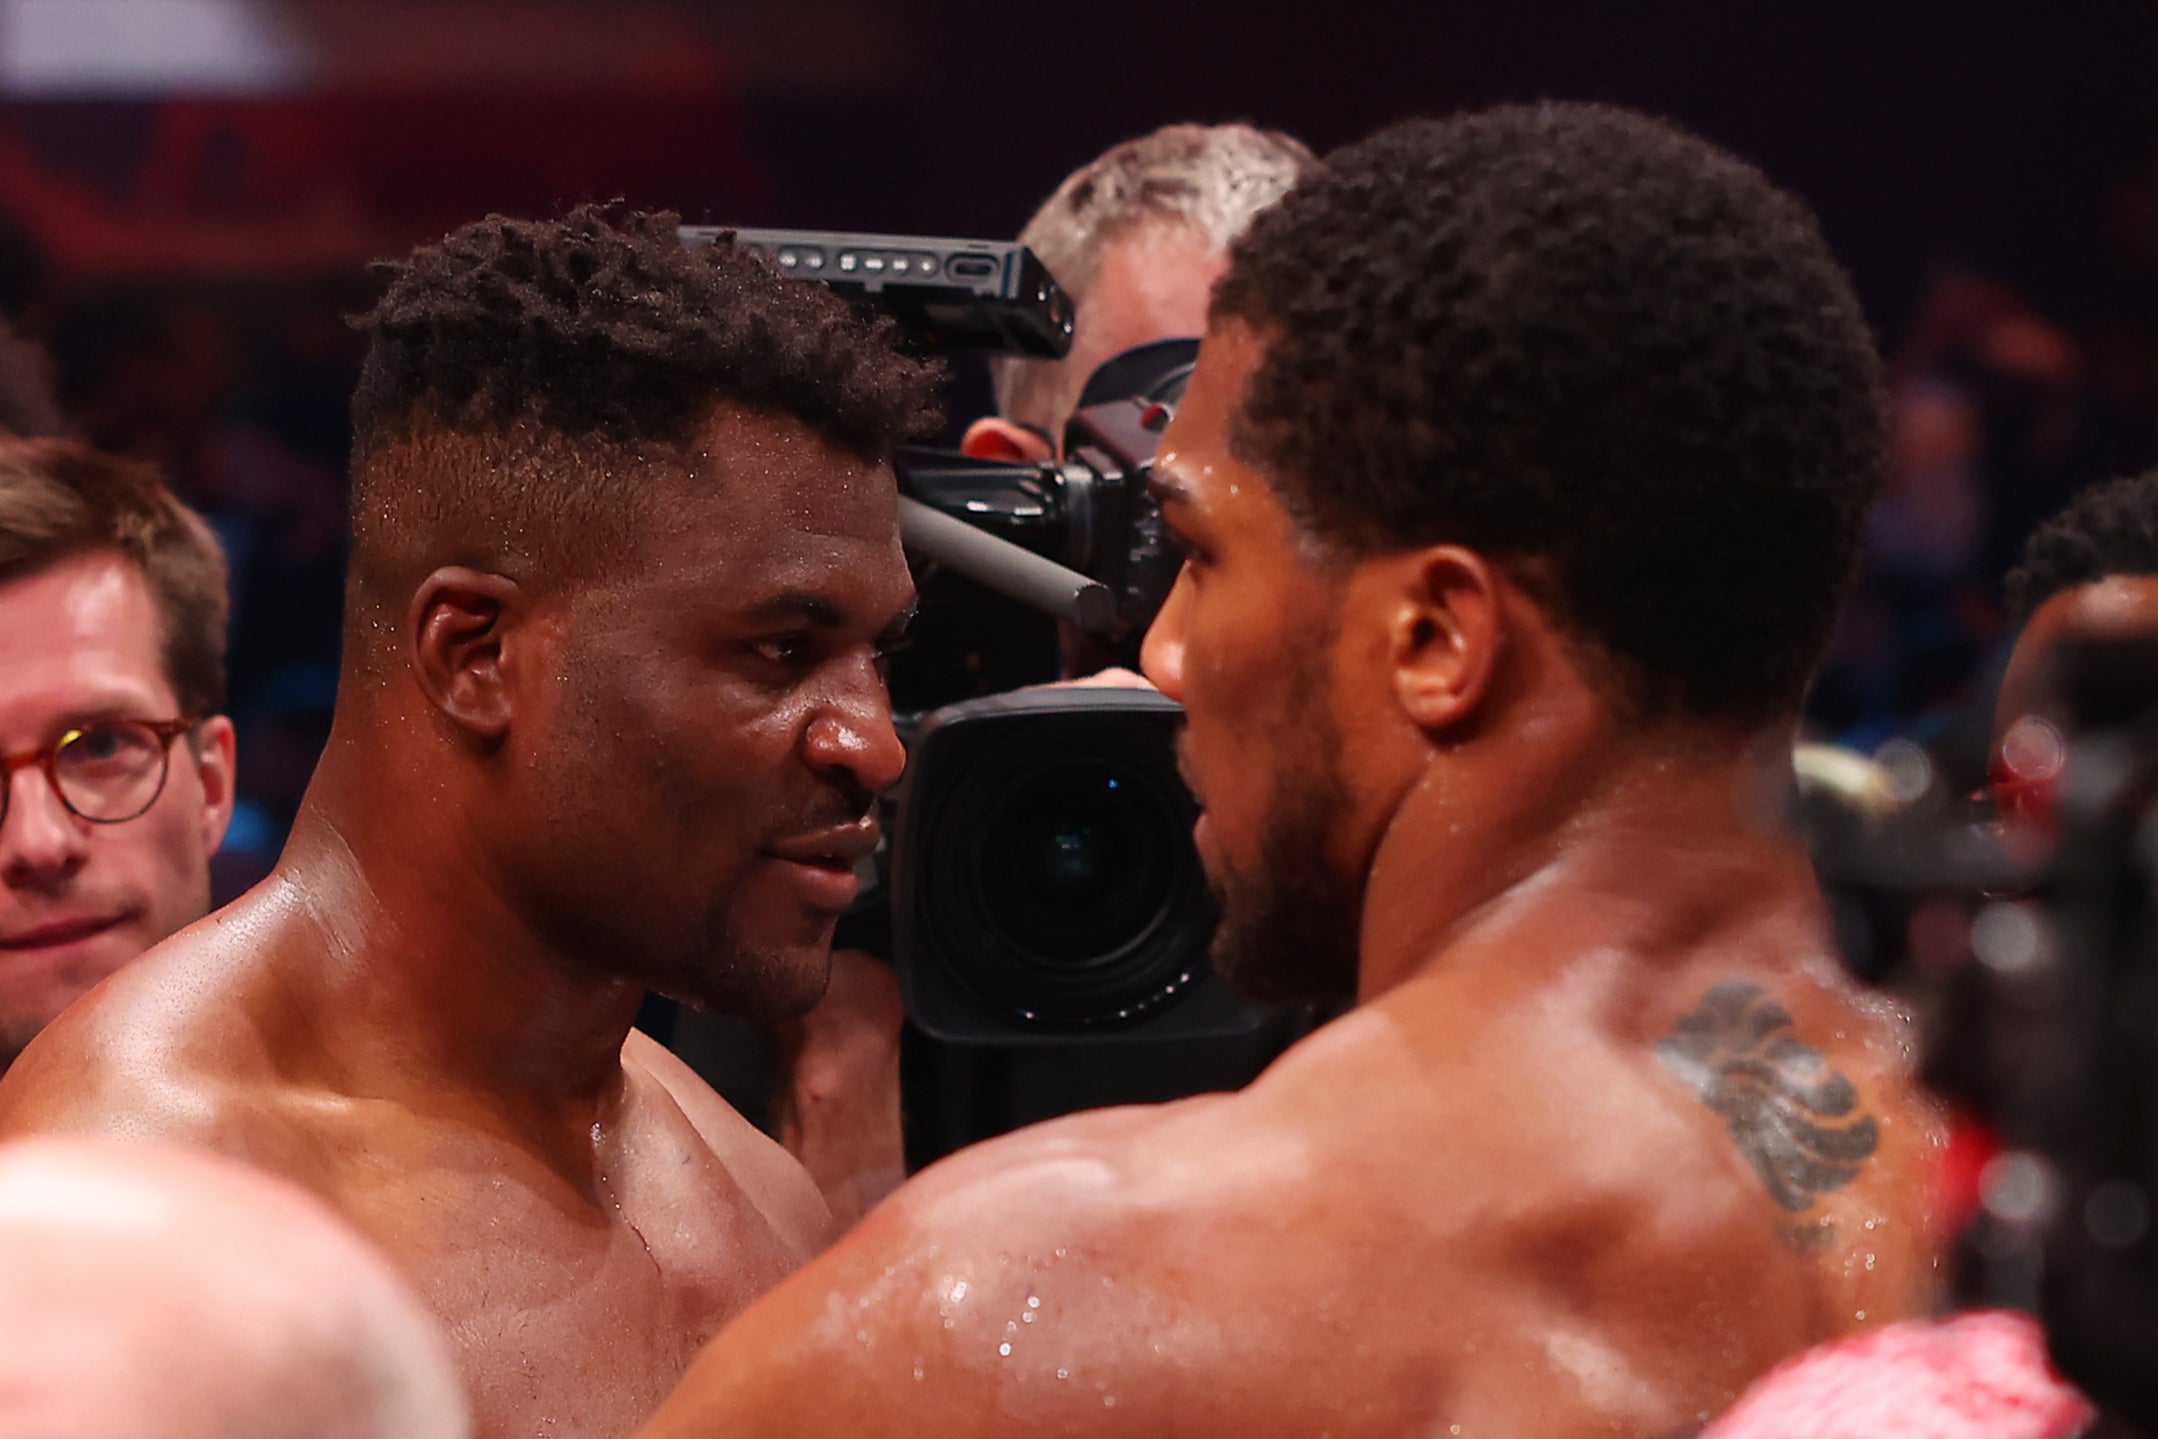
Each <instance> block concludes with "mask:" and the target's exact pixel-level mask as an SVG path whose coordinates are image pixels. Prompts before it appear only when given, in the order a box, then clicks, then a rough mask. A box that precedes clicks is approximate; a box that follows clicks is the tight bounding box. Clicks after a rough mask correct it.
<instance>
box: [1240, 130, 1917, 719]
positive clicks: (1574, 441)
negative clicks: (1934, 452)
mask: <svg viewBox="0 0 2158 1439" xmlns="http://www.w3.org/2000/svg"><path fill="white" fill-rule="evenodd" d="M1225 321H1234V322H1240V323H1242V324H1245V325H1248V326H1249V327H1251V328H1252V329H1253V330H1254V331H1255V332H1256V333H1258V334H1259V335H1260V336H1261V337H1262V338H1263V339H1264V340H1265V341H1266V353H1265V357H1264V359H1263V360H1262V362H1261V364H1260V366H1259V368H1258V370H1257V371H1256V372H1255V373H1254V375H1253V377H1252V379H1251V381H1250V383H1249V385H1248V387H1247V392H1246V394H1245V396H1244V400H1243V403H1242V406H1241V409H1240V412H1239V415H1238V416H1237V419H1236V423H1235V427H1234V428H1233V429H1232V434H1231V439H1232V443H1234V444H1236V445H1237V446H1238V448H1239V450H1240V451H1241V453H1242V456H1243V458H1245V459H1246V460H1247V461H1248V462H1250V463H1253V464H1254V465H1255V466H1256V467H1257V468H1259V469H1260V470H1261V471H1262V473H1264V474H1266V475H1267V477H1268V479H1269V481H1270V483H1271V484H1272V485H1273V487H1274V488H1275V490H1276V492H1277V495H1278V496H1279V498H1280V499H1281V500H1282V502H1283V504H1284V505H1285V507H1287V508H1288V509H1289V511H1290V513H1291V514H1292V516H1293V517H1294V518H1295V519H1296V521H1297V523H1298V524H1299V525H1300V526H1301V527H1302V528H1303V529H1304V530H1305V531H1306V532H1307V533H1310V534H1312V535H1314V536H1316V537H1318V538H1319V539H1321V540H1322V541H1323V542H1325V543H1327V544H1329V545H1331V546H1333V547H1335V548H1337V549H1339V550H1345V551H1346V552H1348V553H1350V554H1362V553H1373V552H1381V551H1385V550H1391V549H1398V548H1402V547H1406V546H1411V545H1419V544H1434V543H1442V542H1453V543H1459V544H1463V545H1467V546H1469V547H1471V548H1474V549H1478V550H1480V551H1482V552H1484V553H1486V554H1488V555H1490V556H1492V557H1493V558H1495V559H1498V560H1499V561H1500V562H1501V563H1502V564H1506V562H1507V561H1509V560H1516V561H1534V562H1536V563H1533V564H1525V565H1512V566H1509V573H1513V574H1515V576H1516V578H1517V580H1519V582H1521V583H1523V584H1524V585H1526V586H1528V587H1529V588H1530V589H1531V591H1532V593H1535V594H1536V595H1537V596H1538V599H1539V601H1540V602H1541V603H1543V604H1544V606H1545V607H1546V609H1547V611H1548V612H1549V613H1550V615H1551V617H1552V619H1553V620H1554V622H1555V623H1557V624H1558V625H1560V626H1561V628H1562V629H1563V630H1564V631H1565V632H1566V633H1567V634H1568V635H1569V636H1570V637H1571V638H1573V639H1574V640H1575V641H1577V642H1581V641H1586V642H1587V645H1586V649H1587V651H1588V658H1589V659H1590V660H1591V661H1592V662H1593V663H1592V666H1591V667H1592V669H1594V670H1598V671H1600V672H1601V674H1602V675H1603V676H1604V678H1605V679H1606V680H1607V681H1609V682H1610V683H1609V684H1607V686H1606V687H1607V690H1615V695H1614V697H1615V698H1616V699H1618V700H1619V701H1620V702H1621V703H1622V704H1624V705H1625V707H1626V708H1627V709H1628V711H1629V712H1631V713H1635V714H1637V715H1640V716H1642V717H1660V716H1667V715H1673V714H1685V715H1690V716H1694V717H1698V718H1712V719H1719V720H1738V721H1744V722H1749V723H1751V722H1759V721H1761V720H1765V719H1769V718H1773V717H1777V716H1781V715H1783V714H1787V713H1789V712H1790V711H1792V710H1793V709H1795V708H1796V706H1797V704H1798V702H1799V701H1800V699H1801V698H1802V697H1803V694H1804V691H1805V686H1806V682H1807V680H1808V679H1809V677H1810V675H1811V672H1812V670H1813V668H1814V666H1815V665H1816V663H1817V662H1818V660H1819V657H1820V655H1821V652H1822V651H1823V650H1824V649H1825V648H1826V645H1827V642H1828V638H1829V635H1830V633H1831V631H1832V629H1833V626H1834V621H1835V613H1836V609H1837V606H1838V604H1839V602H1840V599H1841V596H1842V594H1843V592H1844V590H1845V589H1846V588H1847V586H1848V583H1849V580H1850V577H1851V574H1852V571H1853V569H1854V567H1855V562H1856V557H1857V550H1858V543H1859V538H1860V534H1861V530H1862V525H1863V520H1864V513H1865V509H1866V506H1867V505H1868V503H1869V502H1870V501H1871V500H1872V498H1873V496H1874V494H1875V492H1876V491H1877V489H1878V487H1879V483H1880V466H1881V456H1882V446H1883V439H1884V434H1885V424H1884V419H1883V413H1884V412H1883V403H1882V385H1881V375H1880V361H1879V357H1878V355H1877V352H1876V351H1875V348H1874V345H1873V340H1872V335H1871V332H1870V331H1869V329H1868V327H1867V325H1866V321H1865V318H1864V315H1863V313H1862V312H1861V310H1860V307H1859V303H1858V300H1857V297H1856V295H1855V294H1854V293H1853V291H1852V288H1851V284H1850V281H1849V279H1848V277H1847V276H1846V275H1845V274H1844V272H1843V270H1842V269H1841V267H1839V266H1838V265H1837V263H1836V261H1835V259H1834V257H1833V256H1831V255H1830V253H1829V250H1828V246H1827V244H1826V243H1825V241H1824V240H1823V239H1822V237H1821V234H1820V231H1819V228H1818V226H1817V225H1816V224H1815V222H1814V219H1813V216H1812V215H1811V213H1810V212H1809V211H1808V210H1807V208H1806V207H1805V206H1804V204H1802V203H1801V202H1800V201H1798V200H1797V199H1795V198H1793V197H1792V196H1790V195H1788V194H1785V193H1784V192H1782V191H1780V190H1778V189H1777V188H1775V187H1774V186H1773V185H1771V184H1770V183H1769V182H1768V180H1767V179H1766V178H1764V177H1763V176H1762V175H1761V174H1760V173H1759V172H1758V171H1756V170H1754V169H1753V168H1752V167H1750V166H1748V165H1746V164H1745V163H1743V162H1741V161H1739V160H1737V159H1735V158H1734V157H1732V156H1730V155H1728V154H1725V153H1724V152H1723V151H1721V150H1718V149H1717V148H1715V147H1714V146H1712V145H1709V144H1708V143H1706V142H1705V141H1703V140H1700V139H1698V138H1696V137H1694V136H1692V135H1689V134H1686V133H1684V132H1683V131H1681V130H1679V129H1677V128H1675V127H1673V126H1672V125H1669V124H1667V123H1664V122H1662V121H1658V120H1653V119H1650V118H1648V117H1646V116H1642V115H1636V114H1632V113H1629V112H1626V111H1622V110H1617V109H1612V108H1609V107H1605V106H1597V105H1583V104H1556V103H1548V104H1539V105H1531V106H1508V107H1504V108H1500V109H1495V110H1490V111H1486V112H1483V113H1479V114H1473V115H1467V116H1462V117H1458V118H1454V119H1448V120H1439V121H1416V122H1410V123H1407V124H1403V125H1398V126H1395V127H1393V128H1390V129H1387V130H1384V131H1382V132H1380V133H1379V134H1377V135H1374V136H1372V137H1371V138H1370V139H1368V140H1364V141H1362V142H1360V143H1358V144H1355V145H1351V146H1349V147H1348V148H1346V149H1343V150H1341V151H1338V152H1336V153H1335V154H1333V155H1331V156H1329V157H1328V158H1327V160H1326V162H1325V163H1324V165H1323V166H1322V167H1321V168H1320V169H1319V170H1318V171H1317V172H1316V173H1314V174H1313V175H1311V176H1309V177H1308V178H1306V179H1305V180H1304V181H1303V182H1302V183H1301V184H1299V185H1298V186H1297V187H1296V188H1295V189H1294V190H1292V191H1291V192H1290V193H1289V194H1288V195H1287V196H1286V197H1285V198H1284V199H1283V200H1282V202H1281V203H1280V204H1279V205H1277V206H1276V207H1275V208H1274V209H1272V210H1270V211H1268V212H1266V213H1264V214H1262V215H1260V216H1259V218H1258V219H1257V220H1256V221H1255V222H1254V223H1253V225H1252V227H1251V229H1250V231H1249V232H1248V233H1247V234H1246V235H1245V236H1244V238H1243V239H1242V240H1241V241H1240V242H1239V243H1238V244H1237V245H1236V246H1235V247H1234V248H1233V250H1232V252H1231V264H1230V269H1229V272H1228V273H1227V274H1226V275H1225V276H1224V277H1223V279H1222V280H1221V282H1220V284H1219V286H1218V287H1217V288H1216V291H1215V294H1214V300H1213V309H1212V315H1211V322H1212V323H1214V324H1216V325H1218V324H1220V323H1222V322H1225Z"/></svg>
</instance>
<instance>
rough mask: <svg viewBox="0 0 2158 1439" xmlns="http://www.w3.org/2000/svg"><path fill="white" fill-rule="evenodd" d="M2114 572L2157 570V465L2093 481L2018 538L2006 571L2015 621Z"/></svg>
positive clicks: (2136, 574)
mask: <svg viewBox="0 0 2158 1439" xmlns="http://www.w3.org/2000/svg"><path fill="white" fill-rule="evenodd" d="M2115 575H2124V576H2129V577H2141V576H2145V575H2158V470H2148V471H2145V472H2144V473H2143V474H2140V475H2130V476H2128V477H2126V478H2124V479H2118V480H2107V481H2105V482H2104V483H2102V484H2096V485H2092V486H2091V487H2090V488H2088V489H2086V490H2084V491H2083V492H2082V493H2081V494H2079V495H2077V496H2076V497H2075V498H2074V499H2073V500H2070V501H2069V502H2068V506H2067V508H2065V509H2063V510H2062V511H2061V512H2060V513H2059V514H2057V515H2055V516H2054V517H2053V518H2052V519H2050V520H2047V521H2046V522H2045V523H2044V524H2042V525H2040V526H2039V527H2038V528H2037V529H2036V530H2034V531H2032V533H2031V537H2030V538H2029V539H2027V540H2025V541H2024V542H2023V553H2022V554H2021V555H2020V556H2018V557H2017V560H2016V567H2015V568H2014V569H2012V570H2010V571H2009V572H2008V611H2009V614H2010V615H2012V616H2013V617H2014V619H2015V622H2016V623H2017V625H2019V626H2020V625H2024V624H2028V623H2029V622H2030V618H2031V616H2032V615H2034V614H2036V613H2037V612H2038V608H2039V606H2041V605H2043V604H2044V603H2045V602H2046V601H2047V600H2050V599H2052V598H2053V597H2054V596H2055V595H2057V594H2060V593H2061V592H2062V591H2063V590H2072V589H2075V588H2077V587H2078V586H2080V585H2089V584H2096V583H2097V582H2098V581H2100V580H2103V579H2108V578H2111V577H2112V576H2115Z"/></svg>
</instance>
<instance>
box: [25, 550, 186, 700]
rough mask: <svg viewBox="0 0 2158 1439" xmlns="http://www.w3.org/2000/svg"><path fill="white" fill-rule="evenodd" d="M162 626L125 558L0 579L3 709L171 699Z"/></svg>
mask: <svg viewBox="0 0 2158 1439" xmlns="http://www.w3.org/2000/svg"><path fill="white" fill-rule="evenodd" d="M170 696H171V685H170V683H169V681H168V680H167V678H166V675H165V664H164V647H163V629H162V626H161V623H160V621H159V616H158V611H157V604H156V601H155V600H154V599H153V598H152V597H151V593H150V586H149V582H148V580H147V579H145V578H144V576H143V574H142V571H141V570H140V569H139V568H138V567H137V566H136V565H135V564H134V563H133V562H131V561H130V560H128V559H127V558H125V557H124V556H122V555H118V554H108V553H104V552H96V553H92V554H87V555H82V556H76V557H71V558H69V559H65V560H61V561H59V562H57V563H55V564H52V565H48V566H46V567H44V568H42V569H39V570H36V571H33V572H32V573H30V574H28V575H22V576H18V577H15V578H12V579H8V580H4V581H0V712H4V713H5V714H7V715H9V716H11V717H12V718H14V719H21V718H23V714H22V713H20V712H21V711H24V710H25V709H26V708H36V709H41V710H42V709H49V708H52V707H54V706H59V707H60V708H61V709H63V710H66V711H68V713H66V714H40V715H37V716H32V717H31V718H34V719H36V720H37V721H38V722H40V723H43V722H46V721H50V720H54V719H63V718H73V717H75V715H74V711H77V710H84V709H116V708H126V709H135V708H141V707H143V706H145V705H148V706H152V707H158V706H162V705H166V704H168V703H169V701H170Z"/></svg>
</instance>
